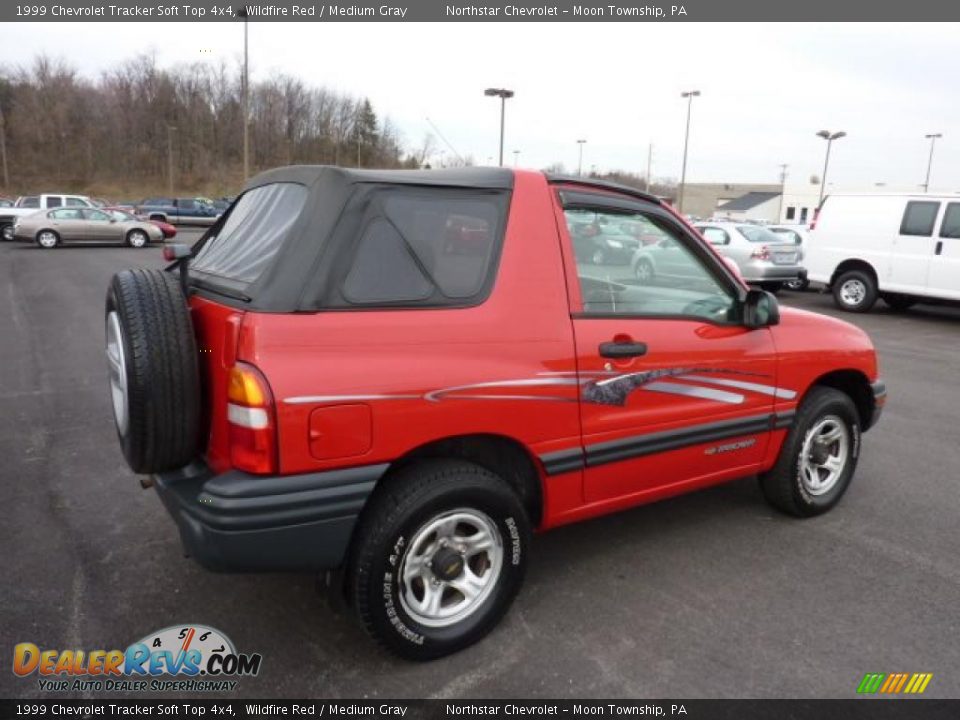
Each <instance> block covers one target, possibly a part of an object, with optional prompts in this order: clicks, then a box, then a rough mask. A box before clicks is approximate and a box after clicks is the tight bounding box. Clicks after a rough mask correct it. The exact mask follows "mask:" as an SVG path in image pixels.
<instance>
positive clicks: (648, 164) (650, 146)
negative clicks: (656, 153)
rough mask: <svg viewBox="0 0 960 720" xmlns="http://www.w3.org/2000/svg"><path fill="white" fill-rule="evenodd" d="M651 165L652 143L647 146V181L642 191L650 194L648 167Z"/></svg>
mask: <svg viewBox="0 0 960 720" xmlns="http://www.w3.org/2000/svg"><path fill="white" fill-rule="evenodd" d="M651 165H653V143H649V144H648V145H647V181H646V183H645V184H644V190H646V191H647V192H650V166H651Z"/></svg>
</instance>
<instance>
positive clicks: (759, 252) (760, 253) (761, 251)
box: [750, 245, 770, 260]
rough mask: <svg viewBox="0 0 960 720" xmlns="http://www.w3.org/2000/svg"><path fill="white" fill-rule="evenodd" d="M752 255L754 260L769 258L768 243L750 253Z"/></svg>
mask: <svg viewBox="0 0 960 720" xmlns="http://www.w3.org/2000/svg"><path fill="white" fill-rule="evenodd" d="M750 257H751V258H752V259H754V260H769V259H770V248H768V247H767V246H766V245H763V246H762V247H759V248H757V249H756V250H754V251H753V252H752V253H750Z"/></svg>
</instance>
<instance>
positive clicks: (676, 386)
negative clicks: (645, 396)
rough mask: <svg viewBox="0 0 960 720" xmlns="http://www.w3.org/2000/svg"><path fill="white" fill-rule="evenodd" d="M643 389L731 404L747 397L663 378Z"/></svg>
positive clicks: (737, 403)
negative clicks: (667, 380) (668, 380)
mask: <svg viewBox="0 0 960 720" xmlns="http://www.w3.org/2000/svg"><path fill="white" fill-rule="evenodd" d="M643 389H644V390H650V391H652V392H658V393H667V394H669V395H686V396H687V397H695V398H700V399H701V400H715V401H717V402H722V403H729V404H730V405H740V404H742V403H743V402H744V400H746V398H745V397H744V396H743V395H740V394H739V393H732V392H727V391H726V390H716V389H714V388H706V387H700V386H699V385H682V384H680V383H675V382H666V381H663V380H659V381H657V382H652V383H647V384H646V385H644V386H643Z"/></svg>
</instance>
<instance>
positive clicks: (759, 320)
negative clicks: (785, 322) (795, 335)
mask: <svg viewBox="0 0 960 720" xmlns="http://www.w3.org/2000/svg"><path fill="white" fill-rule="evenodd" d="M779 323H780V303H778V302H777V297H776V295H774V294H773V293H770V292H767V291H766V290H754V289H750V290H748V291H747V299H746V301H744V304H743V324H744V325H745V326H746V327H748V328H751V329H754V328H764V327H770V326H771V325H778V324H779Z"/></svg>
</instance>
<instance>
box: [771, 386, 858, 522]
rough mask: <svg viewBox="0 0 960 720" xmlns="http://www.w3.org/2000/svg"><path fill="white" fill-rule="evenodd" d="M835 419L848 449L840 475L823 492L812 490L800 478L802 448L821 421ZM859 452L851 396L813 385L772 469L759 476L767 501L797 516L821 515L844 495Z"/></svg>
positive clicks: (802, 460)
mask: <svg viewBox="0 0 960 720" xmlns="http://www.w3.org/2000/svg"><path fill="white" fill-rule="evenodd" d="M830 418H837V419H838V420H839V421H841V422H842V424H843V425H845V426H846V432H847V443H848V446H847V447H848V450H847V455H846V461H845V463H844V464H843V465H842V467H841V469H840V473H839V477H838V478H837V479H836V480H835V482H834V483H833V485H832V486H830V487H829V488H828V489H826V491H825V492H822V494H816V493H811V491H810V489H809V488H808V485H807V483H805V482H804V479H803V469H802V468H803V462H804V460H805V458H804V456H803V455H804V454H803V449H804V444H805V442H806V439H807V434H808V433H810V432H811V431H812V430H814V429H815V428H816V427H817V425H818V424H820V423H821V422H822V421H825V420H829V419H830ZM859 455H860V417H859V415H858V414H857V409H856V407H855V406H854V404H853V401H852V400H851V399H850V397H849V396H848V395H846V394H844V393H842V392H840V391H839V390H836V389H834V388H829V387H821V386H817V387H814V388H813V389H812V390H810V392H809V393H808V394H807V396H806V397H805V398H804V399H803V402H802V403H801V404H800V408H799V410H798V411H797V416H796V420H795V422H794V425H793V428H792V429H791V430H790V432H789V434H788V435H787V438H786V440H784V442H783V447H782V448H781V449H780V456H779V457H778V458H777V463H776V465H774V466H773V469H772V470H770V471H769V472H767V473H764V474H763V475H761V476H760V487H761V489H762V490H763V494H764V497H766V499H767V501H768V502H769V503H770V504H771V505H772V506H773V507H775V508H777V509H778V510H782V511H783V512H785V513H787V514H789V515H794V516H796V517H812V516H814V515H820V514H821V513H825V512H826V511H827V510H829V509H830V508H832V507H833V506H834V505H836V504H837V503H838V502H839V501H840V498H841V497H843V494H844V492H846V490H847V487H849V485H850V480H851V479H852V478H853V473H854V471H855V470H856V468H857V460H858V458H859Z"/></svg>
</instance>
